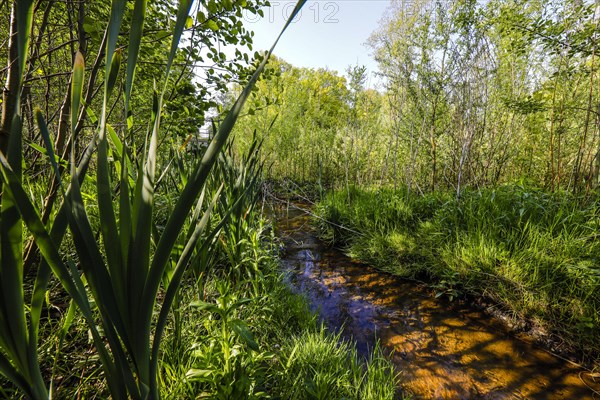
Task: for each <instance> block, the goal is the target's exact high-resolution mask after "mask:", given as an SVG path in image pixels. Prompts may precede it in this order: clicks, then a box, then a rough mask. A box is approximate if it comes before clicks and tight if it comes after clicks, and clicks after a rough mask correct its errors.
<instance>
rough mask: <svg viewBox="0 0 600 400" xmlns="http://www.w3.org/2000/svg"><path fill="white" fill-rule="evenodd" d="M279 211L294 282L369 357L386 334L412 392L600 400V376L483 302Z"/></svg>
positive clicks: (294, 212) (288, 210)
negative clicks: (396, 271)
mask: <svg viewBox="0 0 600 400" xmlns="http://www.w3.org/2000/svg"><path fill="white" fill-rule="evenodd" d="M276 210H277V212H276V219H277V223H276V231H277V234H278V236H279V237H280V238H281V239H282V240H283V243H284V245H285V250H284V252H283V254H282V266H283V268H284V272H285V273H286V276H287V281H288V283H289V284H290V286H291V287H292V288H293V290H294V291H296V292H299V293H303V294H305V295H306V297H307V299H308V301H309V303H310V307H311V309H312V310H313V311H315V312H317V313H318V315H319V318H320V319H321V320H322V321H323V322H324V323H325V324H326V325H327V326H328V327H329V328H330V329H334V330H342V332H343V337H344V338H346V339H349V340H352V341H355V342H356V345H357V347H358V350H359V352H361V353H362V354H366V353H367V352H368V351H369V349H370V348H372V347H373V346H374V345H375V343H376V341H377V340H379V341H380V343H381V344H382V346H383V347H384V349H385V350H386V351H388V352H389V354H390V356H391V358H392V360H393V362H394V364H395V366H396V367H397V368H398V371H399V372H400V373H401V384H402V386H403V389H404V390H405V391H406V392H407V393H411V394H412V395H413V398H417V399H600V374H594V373H592V372H590V371H587V370H585V369H582V368H581V367H578V366H577V365H574V364H572V363H570V362H568V361H565V360H563V359H561V358H559V357H556V356H554V355H552V354H550V353H548V352H546V351H544V350H542V349H540V348H538V347H536V346H535V345H534V344H532V343H531V342H530V341H528V340H527V339H526V338H517V337H515V336H513V335H512V334H511V333H510V332H509V331H508V329H507V328H506V326H505V325H504V324H503V323H501V322H500V321H498V320H495V319H494V318H491V317H490V316H489V315H487V314H485V313H483V312H482V311H480V310H479V309H477V308H476V307H472V306H470V305H468V304H465V303H463V302H457V301H454V302H450V301H449V300H447V299H446V298H444V297H440V298H436V297H435V296H434V293H432V291H431V290H430V289H428V288H426V287H424V286H422V285H418V284H415V283H413V282H408V281H404V280H402V279H400V278H398V277H394V276H392V275H390V274H387V273H385V272H381V271H378V270H376V269H374V268H372V267H370V266H368V265H364V264H362V263H359V262H356V261H354V260H351V259H350V258H348V257H347V256H346V255H344V254H343V253H342V252H341V251H340V250H338V249H335V248H328V247H327V246H325V245H324V244H323V243H322V242H320V241H319V239H318V238H317V236H316V233H315V232H314V231H313V230H312V229H311V226H310V216H309V215H308V214H307V213H306V212H305V211H303V210H302V209H299V208H296V207H289V206H284V207H279V208H277V209H276Z"/></svg>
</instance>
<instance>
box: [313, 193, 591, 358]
mask: <svg viewBox="0 0 600 400" xmlns="http://www.w3.org/2000/svg"><path fill="white" fill-rule="evenodd" d="M598 210H599V208H598V204H597V202H596V201H592V202H589V201H588V202H586V201H583V202H582V199H580V198H577V197H575V196H573V195H569V194H566V193H556V194H548V193H546V192H544V191H542V190H539V189H534V188H525V187H521V186H502V187H498V188H496V189H486V190H480V191H465V192H464V193H463V196H462V197H461V198H460V199H458V200H457V199H455V198H453V197H452V195H451V194H449V193H447V194H444V193H434V194H429V195H426V196H416V195H414V194H408V193H407V192H406V191H405V190H404V191H403V190H399V191H391V190H358V189H353V190H352V191H351V196H350V200H348V196H347V193H345V191H338V192H336V193H333V194H331V195H329V196H328V197H327V198H326V199H325V200H324V201H323V202H322V203H321V204H320V205H319V207H318V213H319V215H320V216H321V217H323V218H324V219H327V220H330V221H332V222H334V223H335V225H330V226H326V225H325V224H324V223H323V222H321V228H322V230H323V231H324V232H325V234H326V235H329V237H331V236H334V235H335V236H334V237H336V238H339V237H341V238H343V239H344V240H345V241H346V242H347V243H348V244H349V247H348V251H349V252H350V253H351V254H352V255H353V256H355V257H357V258H359V259H361V260H364V261H367V262H371V263H373V264H374V265H376V266H378V267H379V268H381V269H384V270H387V271H390V272H392V273H395V274H399V275H402V276H406V277H412V278H423V277H425V278H427V279H430V280H433V287H434V288H435V290H436V291H437V292H438V294H439V295H447V296H449V297H452V298H456V297H460V296H461V295H462V294H464V293H468V294H471V295H481V296H486V297H488V298H491V299H492V300H494V301H495V302H497V303H499V304H502V305H503V306H504V307H505V308H506V309H508V310H511V311H513V312H514V313H515V314H516V315H519V316H521V317H524V318H525V319H528V320H530V321H532V320H533V321H536V322H537V323H539V324H540V325H541V326H542V327H544V328H545V329H547V331H548V332H555V333H558V334H560V336H561V337H563V338H564V339H566V340H567V341H568V342H569V343H570V344H571V345H572V346H573V347H575V348H577V349H578V350H581V351H584V352H587V353H588V354H593V353H594V352H597V351H598V347H597V342H598V337H599V335H600V329H599V326H600V320H598V318H597V317H598V310H599V309H600V297H599V296H598V294H599V293H600V274H598V267H597V265H598V260H600V246H599V245H598V241H597V238H596V233H595V232H596V231H597V228H598V224H599V223H600V216H599V214H598ZM341 226H343V227H345V228H349V229H351V231H349V230H348V229H343V228H340V227H341ZM358 233H360V234H358Z"/></svg>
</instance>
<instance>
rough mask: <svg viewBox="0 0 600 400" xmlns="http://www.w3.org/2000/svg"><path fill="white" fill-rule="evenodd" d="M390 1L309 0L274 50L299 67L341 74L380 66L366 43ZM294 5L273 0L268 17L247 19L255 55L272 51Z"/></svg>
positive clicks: (246, 24) (282, 0)
mask: <svg viewBox="0 0 600 400" xmlns="http://www.w3.org/2000/svg"><path fill="white" fill-rule="evenodd" d="M389 4H390V1H389V0H335V1H328V0H309V1H308V2H307V3H306V5H305V6H304V8H303V10H302V14H301V15H300V16H299V17H298V18H297V20H296V22H294V23H293V24H292V25H290V27H289V28H288V30H287V31H286V33H285V34H284V36H283V38H282V39H281V41H280V42H279V44H278V45H277V48H276V49H275V54H276V55H277V56H278V57H281V58H283V59H284V60H286V61H287V62H289V63H291V64H293V65H295V66H298V67H309V68H321V67H327V68H329V69H331V70H337V71H338V72H339V73H340V75H344V74H345V72H344V71H345V69H346V67H348V66H349V65H355V64H357V63H358V64H362V65H366V66H367V68H368V69H369V72H373V71H375V70H376V68H377V64H376V63H375V61H374V60H373V59H372V57H371V56H370V55H369V53H370V52H371V50H370V49H368V48H367V47H366V46H364V43H365V42H366V41H367V39H368V38H369V36H370V35H371V33H372V32H373V31H374V30H376V29H377V27H378V25H379V20H380V19H381V17H382V16H383V14H384V12H385V10H386V9H387V7H388V6H389ZM294 5H295V1H292V0H273V1H271V7H270V8H266V9H265V10H264V12H265V16H264V18H259V17H258V16H256V17H254V16H252V15H251V14H250V15H244V20H245V26H246V28H248V29H250V30H253V31H254V32H255V36H254V50H266V49H268V48H269V47H271V45H272V43H273V41H274V40H275V38H276V37H277V34H278V33H279V31H280V30H281V28H282V27H283V25H284V23H285V21H286V16H287V15H289V13H290V12H291V11H292V10H293V8H294Z"/></svg>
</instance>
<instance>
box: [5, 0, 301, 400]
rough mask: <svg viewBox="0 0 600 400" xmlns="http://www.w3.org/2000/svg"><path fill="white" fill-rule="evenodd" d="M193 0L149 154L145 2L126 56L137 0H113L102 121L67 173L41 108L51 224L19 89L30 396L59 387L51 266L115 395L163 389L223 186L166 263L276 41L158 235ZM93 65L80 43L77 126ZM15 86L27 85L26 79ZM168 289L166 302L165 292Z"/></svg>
mask: <svg viewBox="0 0 600 400" xmlns="http://www.w3.org/2000/svg"><path fill="white" fill-rule="evenodd" d="M303 3H304V1H303V0H300V1H299V2H298V4H297V6H296V8H295V9H294V12H293V13H292V15H291V18H290V21H291V20H292V19H293V18H294V17H295V15H296V13H297V12H298V11H299V10H300V8H301V7H302V5H303ZM191 6H192V1H191V0H181V1H180V2H179V3H178V4H177V7H176V9H177V16H176V22H175V26H174V29H173V31H172V41H171V46H170V51H169V54H168V59H167V64H166V68H165V73H164V76H163V77H162V81H160V83H157V84H156V89H155V91H154V93H153V109H152V113H151V116H150V118H149V120H148V121H147V126H148V131H147V138H148V139H147V142H146V145H145V149H146V150H145V153H144V155H143V157H142V158H143V160H142V161H141V162H139V164H138V163H137V162H134V161H133V154H132V152H131V150H130V149H129V147H128V143H127V142H126V141H125V140H124V139H123V138H124V137H127V136H128V135H129V133H130V132H129V130H131V129H132V126H133V123H132V121H133V115H135V114H134V113H133V110H132V109H131V106H130V99H131V94H132V92H133V91H134V90H135V79H134V78H135V70H136V65H137V58H138V53H139V48H140V41H141V36H142V32H143V26H144V19H145V17H146V1H145V0H136V1H135V4H134V7H133V11H132V16H131V17H132V29H131V30H130V32H129V43H128V56H127V60H126V62H125V65H124V66H123V65H122V64H124V61H123V59H122V55H121V52H120V51H119V50H117V40H118V38H119V35H120V34H121V25H122V20H123V16H124V14H125V12H126V9H127V2H126V1H125V0H114V1H113V2H112V4H111V11H110V22H109V24H108V26H107V28H106V47H105V50H104V65H105V70H104V76H105V83H104V87H103V97H102V101H101V102H100V103H101V111H100V112H99V118H98V128H97V132H96V135H95V138H94V140H93V141H92V142H91V143H89V145H88V146H87V148H86V151H85V153H84V155H83V157H82V158H80V159H79V160H76V159H75V156H74V147H75V146H71V149H72V153H71V168H70V171H69V174H68V176H65V175H61V172H60V170H59V168H58V165H57V163H56V161H55V155H54V152H53V149H52V141H51V140H50V135H49V132H48V128H47V126H46V121H45V120H44V117H43V114H42V113H41V112H40V111H37V112H36V113H35V119H36V123H37V128H38V129H39V131H40V134H41V136H42V137H43V139H44V142H45V144H46V151H47V154H48V157H49V160H50V163H51V164H52V167H53V171H54V173H55V175H56V179H58V180H59V181H60V191H61V192H62V200H63V202H62V205H61V207H60V210H59V211H58V213H57V215H56V217H55V218H54V220H53V222H52V224H51V225H50V226H49V225H46V224H44V223H43V222H42V220H41V217H40V215H39V213H38V211H37V209H36V207H35V205H34V203H33V201H32V199H31V198H30V197H29V194H28V191H27V189H26V187H24V185H23V183H22V182H23V176H22V161H23V144H22V127H23V123H22V117H21V111H20V106H19V101H20V99H19V97H18V96H17V107H15V111H14V115H13V116H12V121H13V122H12V127H11V130H10V136H9V139H8V143H7V146H6V147H3V148H1V149H0V150H1V154H0V167H1V174H2V181H1V185H2V187H1V189H2V192H1V193H2V197H1V200H0V201H1V204H0V210H1V218H0V255H1V262H0V287H1V288H2V290H1V292H0V296H1V297H2V298H1V299H0V304H1V305H0V373H1V374H2V375H3V376H4V377H5V378H7V379H8V380H10V381H11V382H12V383H13V384H14V385H15V386H16V387H18V388H19V390H20V391H21V393H22V394H23V395H24V396H25V397H27V398H31V399H47V398H48V397H49V391H48V387H49V384H48V382H46V380H45V379H44V377H43V376H42V373H41V370H40V366H39V361H38V360H39V353H38V341H39V326H40V315H41V312H42V308H43V304H44V299H45V292H46V288H47V285H48V282H49V279H50V276H51V275H53V276H54V277H55V278H56V279H57V280H58V282H60V285H61V286H62V288H63V290H64V291H65V292H66V293H67V294H68V296H69V298H70V299H72V302H73V304H74V306H76V307H77V309H78V310H79V312H80V313H81V315H82V317H83V319H84V320H85V323H86V325H87V328H88V329H89V332H90V335H91V337H92V340H93V343H94V347H95V351H96V354H97V356H98V358H99V360H100V363H101V365H102V369H103V374H104V379H105V382H106V385H107V388H108V392H109V393H110V396H111V397H112V398H114V399H127V398H134V399H157V398H159V397H160V390H159V385H158V383H159V382H158V380H157V376H158V370H159V360H160V349H161V343H162V339H163V333H164V328H165V326H166V324H167V321H168V315H169V313H170V310H171V305H172V304H173V301H174V299H175V298H176V295H177V293H178V291H179V287H180V283H181V280H182V277H183V275H184V272H185V270H186V269H187V267H188V265H189V262H190V261H191V260H192V257H193V255H194V250H195V249H196V248H197V243H198V240H201V239H202V240H205V241H208V242H210V240H212V237H213V236H214V235H216V234H217V233H218V230H216V229H213V230H212V231H210V230H209V229H210V228H211V227H210V224H209V222H210V215H211V210H212V209H213V207H214V204H215V203H216V202H217V201H218V194H217V195H215V197H214V198H212V199H209V198H206V199H204V200H205V203H204V204H205V205H203V206H202V205H201V206H200V209H201V210H202V212H201V213H200V215H199V217H198V219H197V220H196V221H195V223H194V224H191V225H190V226H189V229H188V231H187V232H184V233H183V234H184V235H185V237H186V241H185V243H184V246H183V250H182V251H180V252H178V253H177V255H176V257H177V258H176V261H174V265H175V266H174V268H172V270H171V272H170V277H169V279H168V280H167V281H165V280H164V277H165V273H166V272H167V270H168V269H169V268H170V265H171V263H172V260H171V258H172V257H173V252H172V251H173V248H174V246H175V244H176V242H177V240H178V238H179V235H180V233H181V230H182V227H183V226H184V224H185V223H186V221H187V219H188V216H189V213H190V211H191V210H192V208H193V207H194V206H195V205H197V204H198V203H199V198H202V197H201V196H200V194H201V192H202V190H203V188H204V186H205V183H206V181H207V178H208V176H209V172H210V171H211V168H212V166H213V165H214V164H215V162H216V161H217V158H218V157H219V153H220V151H221V149H222V148H223V146H224V144H225V143H226V141H227V139H228V137H229V134H230V132H231V130H232V128H233V126H234V124H235V122H236V120H237V117H238V115H239V113H240V111H241V109H242V107H243V105H244V103H245V101H246V99H247V98H248V96H249V95H250V92H251V90H252V87H253V86H254V84H255V82H256V81H257V79H258V77H259V75H260V74H261V72H262V70H263V69H264V67H265V64H266V63H267V60H268V58H269V56H270V54H271V52H272V51H273V48H272V49H271V51H269V53H268V54H267V55H266V57H265V58H264V60H263V61H262V63H261V64H260V65H259V66H258V67H257V69H256V71H255V73H254V74H253V75H252V77H251V78H250V80H249V83H248V84H247V86H246V87H245V88H244V90H243V91H242V93H241V94H240V96H239V97H238V99H237V101H236V102H235V104H234V105H233V106H232V108H231V110H230V111H229V112H228V113H227V115H226V117H225V119H224V120H223V123H222V124H221V125H220V127H219V129H218V132H217V133H216V135H215V137H214V138H213V140H212V142H211V143H210V145H209V147H208V148H207V150H206V152H205V153H204V156H203V157H202V160H201V161H200V162H199V163H198V164H197V165H195V167H194V168H193V170H192V171H191V172H190V174H189V178H188V180H187V183H186V184H185V186H184V187H183V189H182V190H181V192H180V193H179V196H178V198H177V200H176V202H175V204H174V206H173V209H172V211H171V212H170V214H169V215H168V217H167V220H166V225H165V226H164V228H163V230H162V232H161V233H160V234H159V235H158V236H156V237H153V235H152V233H153V229H152V223H153V220H154V219H153V218H154V215H155V210H154V208H155V185H156V183H157V176H156V169H157V153H158V138H159V133H160V132H161V114H162V109H163V107H162V105H163V98H164V94H165V92H166V89H167V83H168V78H169V75H170V72H171V67H172V65H173V60H174V58H175V55H176V53H177V50H178V46H179V42H180V38H181V36H182V32H183V30H184V27H185V25H186V24H187V22H188V15H189V12H190V8H191ZM33 8H34V2H33V1H29V0H25V1H19V2H16V3H15V10H16V18H17V25H18V29H17V32H18V34H17V40H18V55H19V56H18V64H19V68H18V72H17V75H18V76H17V79H18V80H21V79H22V77H23V73H24V66H25V63H26V58H27V49H28V42H29V34H30V32H31V25H32V19H33ZM289 23H290V22H289V21H288V23H287V24H286V26H285V27H284V29H283V30H285V29H286V28H287V26H288V25H289ZM282 33H283V31H282ZM84 71H85V65H84V57H83V55H82V54H81V53H78V54H77V56H76V57H75V62H74V67H73V73H72V78H71V88H70V91H71V93H70V98H71V110H72V113H71V114H72V118H71V132H75V128H76V124H77V120H78V115H79V114H80V112H81V111H82V110H83V108H87V107H88V105H87V104H83V101H82V88H83V84H84V79H85V77H84ZM120 73H124V76H125V82H126V83H125V89H124V93H123V99H124V115H125V116H126V117H124V118H125V120H124V121H122V124H123V126H124V127H126V128H124V132H123V134H122V135H121V137H119V135H117V134H116V130H115V129H114V128H113V127H112V126H111V125H110V124H109V123H108V114H109V111H110V110H109V107H110V104H112V101H114V99H115V98H116V97H117V96H118V93H117V90H115V89H116V78H117V76H119V74H120ZM17 86H18V87H19V89H21V82H20V81H19V82H18V85H17ZM19 91H20V90H19ZM73 139H74V138H73ZM109 149H112V150H109ZM77 161H78V163H77ZM90 165H93V166H94V167H95V172H96V175H95V184H96V185H95V193H93V196H94V197H95V199H96V200H97V203H98V211H99V231H100V240H97V235H96V230H95V229H94V228H93V227H92V224H91V223H90V216H89V213H88V211H87V209H86V205H85V202H84V200H83V196H82V192H81V188H80V185H81V184H82V182H83V179H84V178H85V176H86V174H87V170H88V167H90ZM23 226H25V227H26V228H27V232H28V234H30V235H31V237H32V238H33V240H34V241H35V245H36V246H37V249H38V250H39V252H40V254H41V257H42V263H41V265H40V266H39V268H38V270H37V275H36V278H35V282H34V286H33V290H32V294H31V298H30V299H29V298H27V297H26V295H25V292H24V290H23V280H24V269H23V241H24V239H23V237H24V234H23V228H22V227H23ZM67 228H68V229H69V232H70V235H71V237H72V240H73V243H74V245H75V248H76V252H77V258H76V259H70V258H65V257H64V254H61V252H60V251H59V248H60V244H61V241H62V239H63V237H64V236H65V233H66V230H67ZM159 293H161V301H160V302H159V301H157V298H158V297H159V296H158V295H159Z"/></svg>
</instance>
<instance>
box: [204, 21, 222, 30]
mask: <svg viewBox="0 0 600 400" xmlns="http://www.w3.org/2000/svg"><path fill="white" fill-rule="evenodd" d="M206 27H207V28H208V29H210V30H212V31H213V32H217V31H218V30H219V25H218V24H217V23H216V22H215V21H214V20H212V19H209V20H208V21H206Z"/></svg>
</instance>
